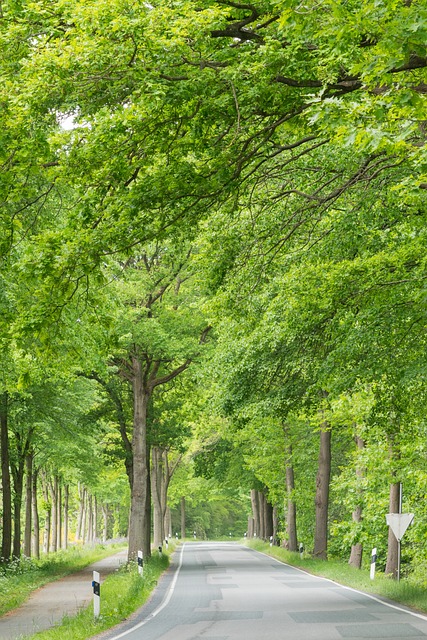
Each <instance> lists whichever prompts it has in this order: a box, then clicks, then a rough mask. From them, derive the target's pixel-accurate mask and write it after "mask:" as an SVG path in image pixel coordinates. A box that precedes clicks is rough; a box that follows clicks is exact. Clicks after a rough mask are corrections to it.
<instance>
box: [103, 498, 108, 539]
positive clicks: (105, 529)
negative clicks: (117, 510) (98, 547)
mask: <svg viewBox="0 0 427 640" xmlns="http://www.w3.org/2000/svg"><path fill="white" fill-rule="evenodd" d="M102 519H103V527H102V542H107V538H108V505H107V504H103V505H102Z"/></svg>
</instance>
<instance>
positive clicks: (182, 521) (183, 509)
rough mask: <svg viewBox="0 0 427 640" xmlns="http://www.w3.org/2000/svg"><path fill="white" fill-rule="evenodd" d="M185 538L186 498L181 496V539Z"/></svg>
mask: <svg viewBox="0 0 427 640" xmlns="http://www.w3.org/2000/svg"><path fill="white" fill-rule="evenodd" d="M184 538H185V498H184V496H181V539H182V540H184Z"/></svg>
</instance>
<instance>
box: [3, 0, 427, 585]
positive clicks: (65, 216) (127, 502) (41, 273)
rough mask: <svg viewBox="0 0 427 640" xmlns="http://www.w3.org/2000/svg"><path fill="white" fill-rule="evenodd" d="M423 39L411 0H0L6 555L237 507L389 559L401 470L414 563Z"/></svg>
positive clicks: (426, 288)
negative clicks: (388, 522)
mask: <svg viewBox="0 0 427 640" xmlns="http://www.w3.org/2000/svg"><path fill="white" fill-rule="evenodd" d="M426 43H427V7H426V6H425V2H423V1H422V0H358V1H357V2H356V1H355V0H354V1H353V0H306V1H305V2H300V1H299V0H279V1H278V2H269V1H267V0H259V1H257V2H254V3H252V2H249V3H246V2H236V1H234V0H199V1H196V0H156V1H155V2H142V1H140V0H32V1H29V0H2V2H0V60H1V63H0V76H1V84H0V125H1V126H0V202H1V204H0V310H1V313H0V424H1V439H0V451H1V501H0V508H1V517H2V520H1V528H0V534H1V540H2V550H1V557H2V558H3V559H4V560H5V561H7V560H8V559H9V558H11V557H12V556H20V555H21V554H23V553H24V554H25V555H31V553H34V554H37V553H39V550H40V549H44V550H45V551H49V550H55V549H56V548H58V547H61V546H64V545H65V544H66V543H67V540H68V539H72V540H75V541H79V540H82V539H85V540H87V541H91V540H93V539H94V538H107V537H115V536H120V535H128V536H129V557H130V558H131V559H132V558H134V557H135V556H136V554H137V551H138V550H139V549H142V550H143V552H144V554H146V555H149V554H150V545H151V544H155V545H156V547H157V546H158V545H159V544H161V543H162V541H163V540H164V539H165V537H166V536H168V535H170V534H172V535H175V532H179V534H180V535H181V534H182V535H183V534H185V533H187V535H189V534H192V533H193V531H196V534H197V535H198V536H201V537H203V536H207V535H212V536H213V535H228V534H229V532H230V533H232V535H239V536H241V535H243V533H244V532H245V530H246V533H247V535H248V536H258V537H263V538H266V539H268V538H270V536H273V538H274V539H275V541H276V542H277V543H280V544H284V545H286V546H287V547H288V548H289V549H290V550H291V551H296V550H297V549H298V546H299V543H301V542H302V543H303V544H304V546H305V548H306V550H307V551H309V552H310V553H313V554H314V555H315V556H317V557H319V558H325V559H326V558H327V557H328V554H333V555H335V556H339V557H342V558H348V559H349V561H350V562H351V564H353V565H354V566H357V567H360V566H361V564H362V562H363V559H364V557H365V560H366V559H367V555H369V552H370V550H371V548H372V546H376V547H377V549H378V556H379V561H380V563H381V565H382V567H383V568H384V570H385V571H386V572H387V573H390V574H392V575H395V574H396V570H397V541H396V540H395V538H394V535H393V534H392V533H391V532H389V531H388V527H387V525H386V519H385V515H386V514H387V513H389V512H397V511H398V509H399V488H400V486H401V485H402V486H403V511H410V512H414V513H415V520H414V524H413V526H412V527H411V528H410V529H409V530H408V532H407V533H406V534H405V545H404V561H405V566H406V567H408V570H413V571H418V572H420V575H421V573H422V571H423V569H422V568H423V567H425V566H426V565H427V548H426V544H425V534H426V530H427V508H426V507H425V503H426V491H427V489H426V487H427V446H426V442H427V423H426V418H425V407H426V401H427V393H426V391H427V387H426V357H425V353H426V346H427V336H426V320H427V307H426V300H427V270H426V260H427V257H426V256H427V254H426V246H427V224H426V223H427V209H426V194H427V156H426V149H427V145H426V143H427V124H426V123H427V100H426V94H427V71H426V70H427V45H426ZM186 517H187V521H186ZM363 554H365V556H364V555H363ZM415 557H416V558H417V561H416V567H415V564H414V566H412V565H411V562H412V560H413V559H415Z"/></svg>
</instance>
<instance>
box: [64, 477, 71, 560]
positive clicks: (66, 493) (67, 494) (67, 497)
mask: <svg viewBox="0 0 427 640" xmlns="http://www.w3.org/2000/svg"><path fill="white" fill-rule="evenodd" d="M69 504H70V487H69V485H68V484H66V485H65V487H64V549H68V528H69V518H70V514H69Z"/></svg>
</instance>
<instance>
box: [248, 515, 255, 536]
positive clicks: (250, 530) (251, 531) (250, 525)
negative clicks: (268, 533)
mask: <svg viewBox="0 0 427 640" xmlns="http://www.w3.org/2000/svg"><path fill="white" fill-rule="evenodd" d="M254 529H255V521H254V519H253V517H252V516H248V538H249V539H252V538H253V537H254V533H255V531H254Z"/></svg>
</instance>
